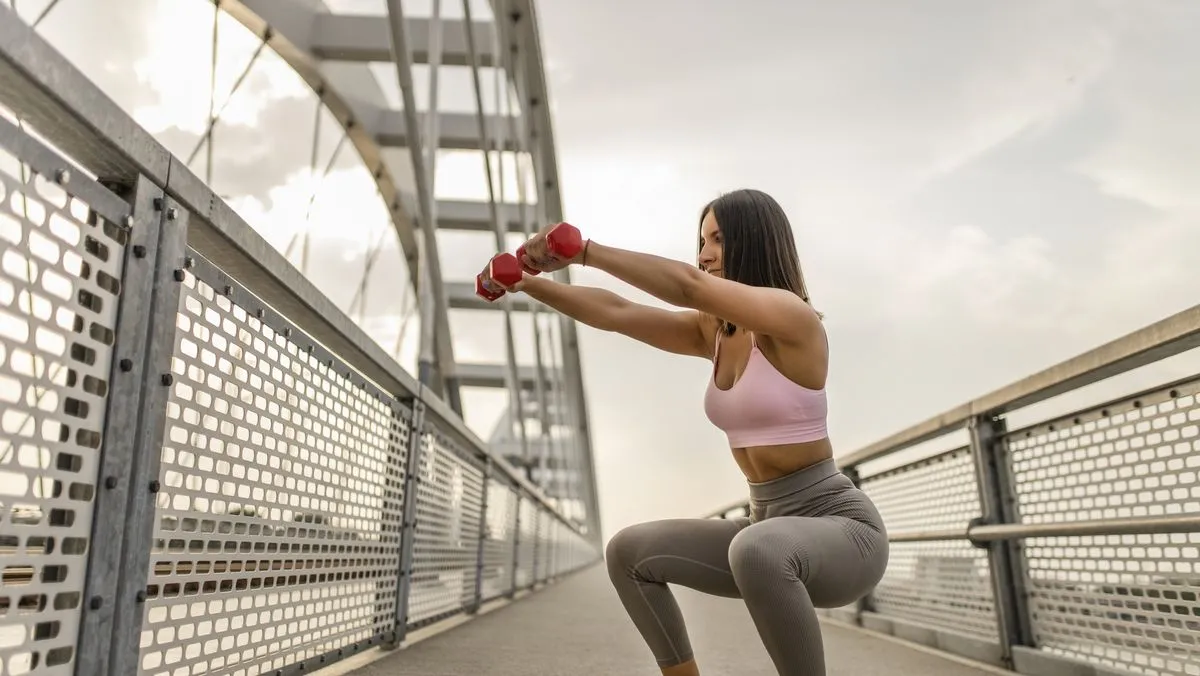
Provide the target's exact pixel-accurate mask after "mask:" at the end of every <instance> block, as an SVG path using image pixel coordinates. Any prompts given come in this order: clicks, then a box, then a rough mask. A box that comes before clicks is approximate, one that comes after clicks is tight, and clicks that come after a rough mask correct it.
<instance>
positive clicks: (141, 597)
mask: <svg viewBox="0 0 1200 676" xmlns="http://www.w3.org/2000/svg"><path fill="white" fill-rule="evenodd" d="M135 598H136V599H137V602H138V603H145V602H146V590H145V589H139V590H138V593H137V596H136V597H135Z"/></svg>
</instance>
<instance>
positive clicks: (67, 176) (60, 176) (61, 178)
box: [54, 169, 71, 185]
mask: <svg viewBox="0 0 1200 676" xmlns="http://www.w3.org/2000/svg"><path fill="white" fill-rule="evenodd" d="M70 180H71V172H70V171H69V170H67V169H59V170H58V171H56V172H54V182H55V183H57V184H59V185H66V184H67V183H68V182H69V181H70Z"/></svg>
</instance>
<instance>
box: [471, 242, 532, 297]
mask: <svg viewBox="0 0 1200 676" xmlns="http://www.w3.org/2000/svg"><path fill="white" fill-rule="evenodd" d="M519 281H521V263H520V262H519V261H518V260H517V257H516V256H514V255H512V254H510V253H502V254H497V255H495V256H493V257H492V260H490V261H488V265H487V268H486V269H485V270H484V271H483V272H480V273H479V274H478V275H475V295H477V296H479V297H480V298H483V299H484V300H487V301H488V302H491V301H494V300H496V299H497V298H499V297H501V296H503V295H504V294H505V291H504V287H503V286H501V284H503V285H504V286H511V285H513V284H516V283H517V282H519Z"/></svg>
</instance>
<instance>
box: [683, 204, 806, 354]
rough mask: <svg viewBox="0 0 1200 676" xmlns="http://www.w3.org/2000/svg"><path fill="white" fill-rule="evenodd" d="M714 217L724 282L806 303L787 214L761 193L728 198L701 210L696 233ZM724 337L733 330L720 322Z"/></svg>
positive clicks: (730, 325)
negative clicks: (765, 289)
mask: <svg viewBox="0 0 1200 676" xmlns="http://www.w3.org/2000/svg"><path fill="white" fill-rule="evenodd" d="M709 211H712V212H713V215H714V216H715V217H716V220H717V230H719V231H720V233H721V244H722V255H721V258H722V263H721V270H722V276H723V277H725V279H728V280H730V281H734V282H740V283H742V284H749V285H750V286H769V287H774V288H777V289H787V290H788V291H791V292H792V293H794V294H796V295H797V296H800V298H802V299H803V300H804V302H806V303H809V302H810V301H809V298H808V288H807V287H806V286H805V284H804V273H803V272H802V271H801V269H800V256H799V254H798V253H796V240H795V236H794V235H793V234H792V224H791V223H790V222H789V221H788V217H787V214H785V213H784V212H783V207H781V206H780V205H779V203H778V202H776V201H775V199H774V198H772V197H771V196H770V195H768V194H766V193H765V192H762V191H761V190H753V189H742V190H735V191H733V192H727V193H725V194H723V195H721V196H720V197H718V198H717V199H715V200H713V201H711V202H709V203H708V204H706V205H704V209H702V210H701V211H700V224H701V225H700V227H701V228H703V227H704V225H703V224H704V217H705V216H707V215H708V212H709ZM721 324H722V328H723V330H724V331H725V334H726V335H733V333H734V332H735V331H737V327H736V326H734V325H733V324H731V323H730V322H727V321H724V320H721Z"/></svg>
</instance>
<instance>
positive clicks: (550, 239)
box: [546, 223, 583, 258]
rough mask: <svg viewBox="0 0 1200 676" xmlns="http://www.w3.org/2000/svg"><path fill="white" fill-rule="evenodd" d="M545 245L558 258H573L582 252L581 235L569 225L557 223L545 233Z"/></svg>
mask: <svg viewBox="0 0 1200 676" xmlns="http://www.w3.org/2000/svg"><path fill="white" fill-rule="evenodd" d="M546 245H547V246H548V247H549V248H550V251H551V252H552V253H553V254H554V255H555V256H558V257H559V258H574V257H576V256H578V255H579V252H580V251H583V234H582V233H580V232H579V228H577V227H575V226H573V225H571V224H570V223H559V224H558V225H556V226H554V227H553V228H550V232H547V233H546Z"/></svg>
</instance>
